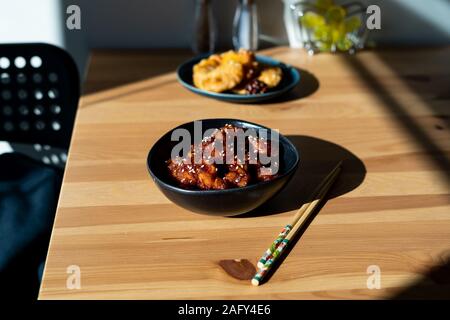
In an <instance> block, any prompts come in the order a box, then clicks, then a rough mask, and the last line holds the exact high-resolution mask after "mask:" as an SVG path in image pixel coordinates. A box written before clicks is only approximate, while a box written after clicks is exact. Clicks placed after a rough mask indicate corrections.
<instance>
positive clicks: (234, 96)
mask: <svg viewBox="0 0 450 320" xmlns="http://www.w3.org/2000/svg"><path fill="white" fill-rule="evenodd" d="M210 55H211V54H203V55H199V56H196V57H193V58H191V59H189V60H187V61H185V62H183V63H182V64H180V65H179V66H178V67H177V70H176V74H177V80H178V82H179V83H180V84H181V85H182V86H183V87H185V88H186V89H188V90H190V91H192V92H194V93H197V94H200V95H203V96H206V97H210V98H215V99H219V100H233V101H249V102H250V101H257V100H266V99H269V98H274V97H277V96H279V95H282V94H283V93H286V92H287V91H290V90H291V89H293V88H294V87H295V86H297V85H298V83H299V82H300V79H301V75H300V72H298V70H297V68H295V67H294V66H292V65H290V64H286V63H284V62H282V61H280V60H277V59H274V58H272V57H270V56H266V55H259V54H256V55H255V58H256V59H261V60H270V61H271V62H272V65H276V64H278V65H280V66H281V67H282V68H284V69H287V70H289V72H291V73H292V74H294V77H293V78H294V79H293V81H291V82H290V83H289V84H288V85H286V86H285V87H283V88H280V89H278V90H275V91H271V92H266V93H262V94H258V95H250V94H249V95H238V94H233V93H220V92H210V91H207V90H203V89H200V88H197V87H195V86H194V85H191V84H189V83H187V82H186V81H185V80H183V79H182V78H181V77H180V70H181V69H182V68H183V67H185V66H186V65H188V64H191V63H194V62H196V61H200V60H201V59H205V58H207V57H209V56H210Z"/></svg>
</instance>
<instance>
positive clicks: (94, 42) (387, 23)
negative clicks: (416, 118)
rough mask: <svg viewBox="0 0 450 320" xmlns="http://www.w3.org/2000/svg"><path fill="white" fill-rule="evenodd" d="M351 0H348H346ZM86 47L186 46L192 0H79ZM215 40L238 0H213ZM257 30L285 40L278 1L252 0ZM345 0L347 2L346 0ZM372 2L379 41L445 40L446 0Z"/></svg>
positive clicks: (226, 41)
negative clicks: (378, 14) (376, 11)
mask: <svg viewBox="0 0 450 320" xmlns="http://www.w3.org/2000/svg"><path fill="white" fill-rule="evenodd" d="M349 1H353V0H349ZM75 2H77V3H79V4H80V6H81V8H82V12H83V17H84V24H85V26H86V30H87V38H88V43H89V45H90V46H91V47H189V44H190V38H191V30H192V25H193V12H194V2H195V0H128V1H123V0H78V1H75ZM212 2H213V4H214V9H215V13H216V17H217V20H218V22H219V33H220V39H219V40H220V43H221V45H222V46H230V45H231V30H232V21H233V15H234V10H235V8H236V4H237V0H212ZM256 2H257V4H258V9H259V16H260V22H261V30H262V32H263V33H265V34H268V35H270V36H275V37H277V38H279V39H280V40H282V41H285V42H286V41H287V40H286V39H287V37H286V33H285V30H284V24H283V18H282V17H283V3H282V1H281V0H257V1H256ZM339 2H341V3H342V2H346V1H339ZM347 2H348V1H347ZM362 2H364V3H366V4H377V5H379V6H380V8H381V13H382V30H381V31H377V32H374V33H373V34H372V37H373V39H374V40H376V41H377V42H378V43H380V44H386V43H387V44H404V45H408V44H412V45H418V44H443V43H450V40H449V39H450V38H449V36H450V0H363V1H362Z"/></svg>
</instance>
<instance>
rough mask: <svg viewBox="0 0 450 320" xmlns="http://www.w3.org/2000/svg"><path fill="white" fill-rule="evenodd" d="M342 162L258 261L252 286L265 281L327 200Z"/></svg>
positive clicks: (340, 162)
mask: <svg viewBox="0 0 450 320" xmlns="http://www.w3.org/2000/svg"><path fill="white" fill-rule="evenodd" d="M341 164H342V161H339V163H338V164H337V165H336V167H335V168H334V169H333V170H332V171H331V172H330V173H329V174H328V175H327V177H326V178H325V179H324V181H322V183H321V184H320V185H319V187H318V188H317V190H315V192H314V196H313V200H312V201H311V202H309V203H305V204H304V205H303V206H302V207H301V208H300V209H299V210H298V212H297V213H296V215H295V217H294V220H293V222H292V223H291V224H288V225H287V226H286V227H285V228H283V230H282V231H281V232H280V234H279V235H278V237H277V238H276V239H275V240H274V242H273V243H272V245H271V246H270V247H269V248H268V249H267V250H266V252H265V253H264V254H263V256H262V257H261V259H260V260H259V261H258V263H257V266H258V268H259V270H258V271H257V272H256V274H255V276H254V277H253V279H252V281H251V282H252V285H254V286H259V285H260V283H261V282H262V281H263V279H264V277H265V276H266V274H267V273H268V271H269V270H270V269H271V268H272V266H273V265H274V264H275V262H276V261H277V260H278V258H279V257H280V256H281V255H282V253H283V252H284V251H285V249H286V247H287V245H288V244H289V243H290V241H291V239H292V238H293V237H294V236H295V235H296V234H297V232H298V230H300V229H301V227H302V226H303V225H304V223H305V222H306V221H307V219H308V218H309V216H310V215H311V213H312V212H314V210H315V208H316V207H317V206H318V204H319V203H320V202H321V201H322V200H323V199H324V198H325V196H326V194H327V192H328V190H329V189H330V188H331V186H332V185H333V183H334V182H335V181H336V178H337V177H338V175H339V173H340V171H341Z"/></svg>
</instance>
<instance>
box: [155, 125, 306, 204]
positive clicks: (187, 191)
mask: <svg viewBox="0 0 450 320" xmlns="http://www.w3.org/2000/svg"><path fill="white" fill-rule="evenodd" d="M218 120H219V121H235V122H241V123H243V124H249V125H251V126H256V127H259V128H261V129H267V130H271V129H270V128H268V127H266V126H263V125H260V124H257V123H254V122H250V121H246V120H241V119H234V118H207V119H199V120H193V121H189V122H186V123H183V124H180V125H178V126H176V127H175V128H172V129H171V130H169V131H167V132H166V133H164V134H163V135H162V136H161V137H160V138H159V139H158V140H157V141H156V142H155V143H154V144H153V146H152V147H151V148H150V151H149V152H148V155H147V170H148V172H149V173H150V175H151V177H152V178H153V180H155V181H157V182H158V183H159V184H160V185H163V186H164V187H166V188H168V189H170V190H172V191H175V192H178V193H183V194H190V195H200V194H201V195H204V194H211V195H217V194H222V193H233V192H238V191H239V192H240V191H247V190H248V191H250V190H253V189H256V188H259V187H260V186H261V185H268V184H271V183H274V182H275V181H277V180H281V179H283V178H284V177H286V176H289V175H290V174H292V173H293V171H295V170H296V169H297V167H298V164H299V162H300V155H299V152H298V150H297V148H296V147H295V145H294V144H293V143H292V142H291V141H290V140H289V139H288V138H286V137H285V136H284V135H283V134H281V133H279V137H280V141H281V140H283V141H284V142H285V143H286V144H287V145H289V146H290V148H291V149H292V150H293V151H294V152H293V154H294V156H295V162H294V164H293V165H292V166H291V167H290V168H289V169H288V170H287V171H286V172H284V173H283V174H281V175H279V176H276V177H275V178H274V179H272V180H269V181H262V182H258V183H254V184H250V185H247V186H245V187H237V188H229V189H220V190H215V189H213V190H198V189H184V188H181V187H178V186H176V185H172V184H169V183H167V182H165V181H163V180H161V179H160V178H159V177H158V176H157V175H156V174H155V173H154V172H153V170H152V168H151V166H150V160H151V157H152V154H153V153H154V152H155V151H154V150H155V146H156V145H157V144H158V142H159V141H161V139H162V138H163V137H165V136H166V135H168V134H170V133H171V132H172V131H173V130H175V129H178V128H180V127H183V126H186V125H188V124H191V123H193V122H194V121H202V122H203V121H218Z"/></svg>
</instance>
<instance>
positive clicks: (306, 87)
mask: <svg viewBox="0 0 450 320" xmlns="http://www.w3.org/2000/svg"><path fill="white" fill-rule="evenodd" d="M292 68H294V69H296V70H297V71H298V72H299V73H300V82H299V83H298V84H297V85H296V86H295V87H294V88H293V89H292V90H290V91H289V92H286V94H284V95H282V96H279V97H276V98H273V99H270V100H265V101H261V102H259V103H256V104H260V105H265V104H274V103H283V102H288V101H293V100H298V99H302V98H306V97H308V96H310V95H312V94H313V93H314V92H316V91H317V90H319V87H320V83H319V80H318V79H317V78H316V76H314V75H313V74H312V73H311V72H309V71H306V70H304V69H300V68H297V67H292Z"/></svg>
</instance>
